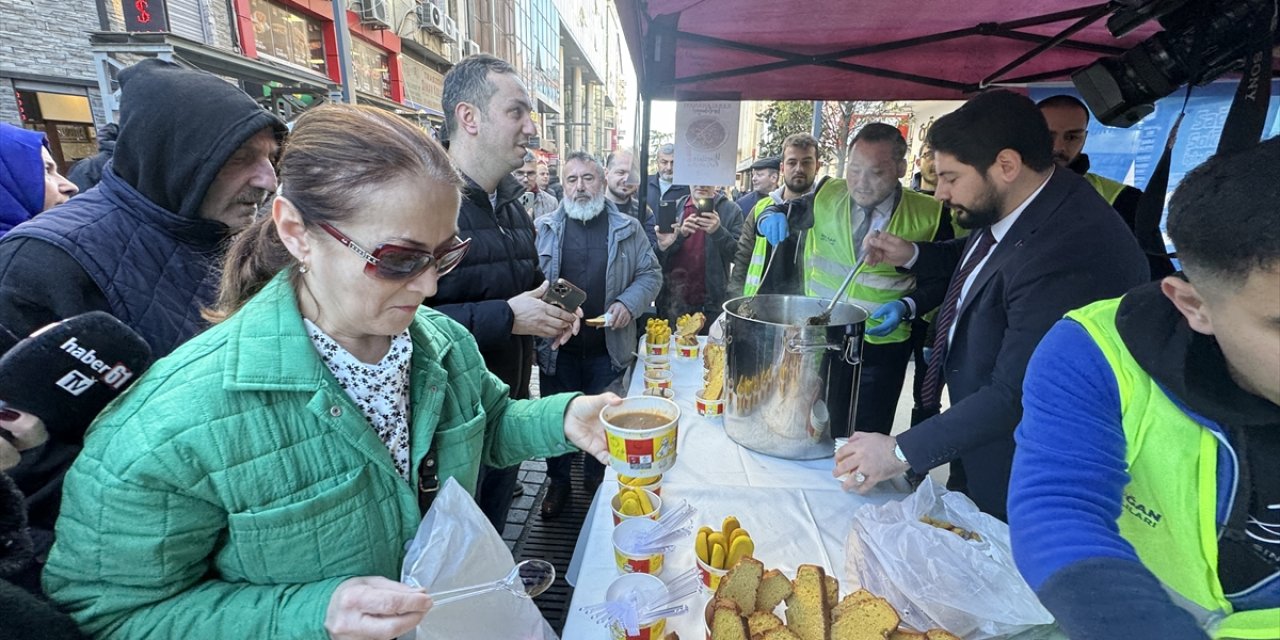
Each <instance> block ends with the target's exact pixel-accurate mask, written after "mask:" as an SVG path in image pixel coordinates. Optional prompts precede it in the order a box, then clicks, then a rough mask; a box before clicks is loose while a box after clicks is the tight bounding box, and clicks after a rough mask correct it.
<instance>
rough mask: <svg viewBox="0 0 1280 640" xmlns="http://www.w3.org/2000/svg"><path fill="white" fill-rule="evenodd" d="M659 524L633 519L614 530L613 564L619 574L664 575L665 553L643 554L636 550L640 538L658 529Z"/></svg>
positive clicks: (621, 523) (624, 521)
mask: <svg viewBox="0 0 1280 640" xmlns="http://www.w3.org/2000/svg"><path fill="white" fill-rule="evenodd" d="M657 527H658V523H657V522H654V521H653V520H650V519H648V518H631V519H630V520H623V521H622V522H620V523H618V526H616V527H614V528H613V562H614V565H615V566H617V567H618V573H647V574H649V575H651V576H656V575H660V574H661V573H662V565H663V560H664V559H665V557H666V554H665V553H662V552H658V553H642V552H638V551H636V550H635V547H636V544H637V542H638V541H639V539H640V537H641V536H643V535H646V534H647V533H648V532H651V531H653V530H655V529H657Z"/></svg>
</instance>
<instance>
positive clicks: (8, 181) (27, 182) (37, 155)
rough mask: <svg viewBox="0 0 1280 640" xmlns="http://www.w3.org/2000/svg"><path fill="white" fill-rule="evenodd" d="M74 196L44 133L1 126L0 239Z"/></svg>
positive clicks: (6, 125)
mask: <svg viewBox="0 0 1280 640" xmlns="http://www.w3.org/2000/svg"><path fill="white" fill-rule="evenodd" d="M76 193H79V190H78V189H76V185H74V184H72V183H71V181H70V180H67V179H66V178H64V177H62V175H61V174H59V173H58V165H57V163H55V162H54V161H53V156H52V155H50V154H49V147H48V142H47V141H46V140H45V137H44V134H43V133H40V132H38V131H28V130H26V129H22V128H19V127H15V126H13V125H9V124H4V123H0V237H3V236H4V235H5V234H6V233H9V230H10V229H12V228H14V227H16V226H18V225H19V224H22V223H23V222H26V221H27V220H30V219H31V218H33V217H35V216H36V214H39V213H40V212H41V211H46V210H48V209H51V208H53V207H54V206H55V205H59V204H62V203H64V202H66V201H67V200H68V199H70V198H71V196H74V195H75V194H76Z"/></svg>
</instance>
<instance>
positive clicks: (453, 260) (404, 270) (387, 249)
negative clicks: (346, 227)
mask: <svg viewBox="0 0 1280 640" xmlns="http://www.w3.org/2000/svg"><path fill="white" fill-rule="evenodd" d="M316 224H318V225H319V226H320V228H321V229H324V230H325V231H327V232H328V233H329V235H331V236H333V237H334V239H336V240H337V241H338V242H341V243H342V244H343V245H345V246H346V247H347V248H348V249H351V250H352V251H354V252H355V254H356V255H358V256H360V257H361V258H364V261H365V263H366V264H365V265H364V274H365V275H367V276H369V277H371V278H379V279H382V280H409V279H411V278H416V277H418V276H419V275H421V274H422V273H423V272H425V271H426V270H427V269H430V268H431V267H435V268H436V276H437V277H440V276H444V275H445V274H447V273H449V272H450V271H453V270H454V268H456V267H457V266H458V263H459V262H462V257H463V256H465V255H467V248H468V247H470V246H471V239H470V238H467V239H466V240H462V239H460V238H458V236H454V237H453V238H452V239H451V240H449V241H448V242H447V243H445V246H444V247H437V248H436V249H435V250H434V251H424V250H422V249H413V248H410V247H401V246H399V245H394V244H380V245H378V246H376V247H374V249H373V252H372V253H370V252H368V251H365V250H364V248H363V247H361V246H360V245H358V244H356V243H355V241H354V240H352V239H351V238H348V237H347V236H346V235H345V234H343V233H342V232H341V231H338V230H337V229H335V228H333V225H330V224H328V223H325V222H317V223H316Z"/></svg>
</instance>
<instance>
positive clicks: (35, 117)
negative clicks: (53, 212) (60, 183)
mask: <svg viewBox="0 0 1280 640" xmlns="http://www.w3.org/2000/svg"><path fill="white" fill-rule="evenodd" d="M15 94H16V97H17V100H18V115H19V117H20V118H21V119H22V126H23V127H26V128H27V129H31V130H33V131H40V132H42V133H44V135H45V137H46V138H48V140H49V152H50V155H52V156H53V161H54V162H55V163H57V165H58V171H59V172H60V173H63V174H66V172H67V170H69V169H70V168H71V165H73V164H75V162H76V161H77V160H80V159H82V158H87V157H89V156H91V155H93V154H95V153H97V152H98V138H97V131H96V130H95V129H94V128H93V115H92V113H91V112H90V110H89V98H88V97H86V96H82V95H70V94H61V93H45V92H43V91H21V90H19V91H17V92H15Z"/></svg>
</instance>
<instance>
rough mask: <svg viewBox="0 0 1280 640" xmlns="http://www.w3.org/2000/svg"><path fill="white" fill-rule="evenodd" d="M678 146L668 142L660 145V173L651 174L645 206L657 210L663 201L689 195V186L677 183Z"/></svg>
mask: <svg viewBox="0 0 1280 640" xmlns="http://www.w3.org/2000/svg"><path fill="white" fill-rule="evenodd" d="M675 177H676V146H675V145H674V144H671V143H670V142H668V143H667V144H664V145H662V146H661V147H658V175H656V176H649V184H648V190H647V191H646V192H645V206H647V207H649V208H650V209H652V210H654V211H657V210H658V205H659V204H660V203H663V202H675V201H676V200H679V199H680V198H683V197H685V196H687V195H689V187H688V186H686V185H683V184H675V183H674V180H675Z"/></svg>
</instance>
